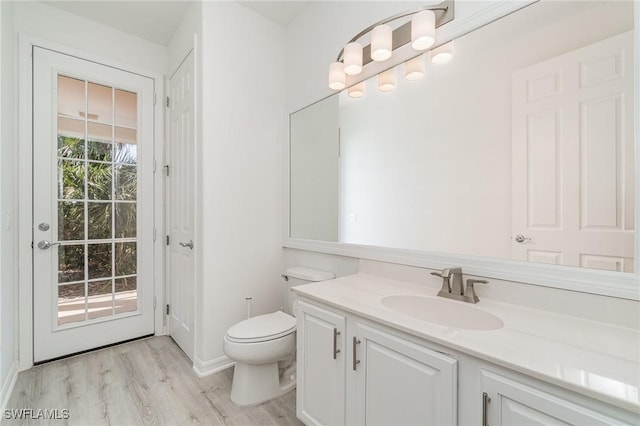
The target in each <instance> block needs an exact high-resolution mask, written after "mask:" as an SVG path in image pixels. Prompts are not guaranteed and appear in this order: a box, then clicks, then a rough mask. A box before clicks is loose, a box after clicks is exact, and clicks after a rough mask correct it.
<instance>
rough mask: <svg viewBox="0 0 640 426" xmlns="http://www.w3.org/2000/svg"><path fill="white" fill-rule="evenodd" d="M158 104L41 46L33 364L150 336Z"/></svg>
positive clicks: (122, 78)
mask: <svg viewBox="0 0 640 426" xmlns="http://www.w3.org/2000/svg"><path fill="white" fill-rule="evenodd" d="M153 97H154V83H153V80H152V79H150V78H147V77H143V76H140V75H137V74H133V73H129V72H126V71H122V70H120V69H116V68H112V67H109V66H106V65H101V64H98V63H95V62H90V61H85V60H82V59H79V58H77V57H72V56H68V55H64V54H61V53H57V52H54V51H51V50H47V49H43V48H39V47H34V48H33V146H34V149H33V152H34V154H33V156H34V158H33V182H34V188H33V234H34V248H33V264H34V275H33V276H34V283H33V288H34V292H33V294H34V296H33V307H34V319H33V322H34V361H35V362H39V361H43V360H48V359H52V358H56V357H60V356H64V355H68V354H72V353H75V352H79V351H83V350H87V349H92V348H96V347H100V346H103V345H107V344H111V343H116V342H120V341H124V340H127V339H131V338H135V337H140V336H144V335H149V334H153V333H154V316H153V309H154V306H153V305H154V303H153V300H154V294H153V220H152V218H153Z"/></svg>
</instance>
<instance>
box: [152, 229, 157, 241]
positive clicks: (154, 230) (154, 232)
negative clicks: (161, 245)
mask: <svg viewBox="0 0 640 426" xmlns="http://www.w3.org/2000/svg"><path fill="white" fill-rule="evenodd" d="M155 240H156V228H153V241H154V242H155Z"/></svg>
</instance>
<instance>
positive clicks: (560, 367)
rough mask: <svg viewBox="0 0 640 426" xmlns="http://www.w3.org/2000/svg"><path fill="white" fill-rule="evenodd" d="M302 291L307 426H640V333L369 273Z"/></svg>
mask: <svg viewBox="0 0 640 426" xmlns="http://www.w3.org/2000/svg"><path fill="white" fill-rule="evenodd" d="M294 291H295V292H296V293H297V295H298V298H299V308H298V315H297V321H298V325H297V339H298V342H297V350H298V355H297V358H298V382H297V410H298V411H297V415H298V417H299V418H300V419H301V420H302V421H303V422H305V423H306V424H308V425H322V424H325V425H340V424H349V425H355V424H394V425H408V424H412V425H416V424H423V425H455V424H460V425H472V424H473V425H477V424H483V425H487V424H489V425H492V426H496V425H521V424H560V423H562V424H565V423H566V424H575V425H585V424H589V425H618V424H620V425H624V424H629V425H637V424H639V423H640V403H639V394H638V388H639V385H640V365H639V359H638V348H639V347H640V346H639V343H640V333H639V332H638V330H634V329H630V328H624V327H619V326H614V325H611V324H606V323H601V322H596V321H591V320H585V319H581V318H576V317H570V316H566V315H561V314H555V313H550V312H546V311H541V310H535V309H530V308H525V307H521V306H517V305H511V304H506V303H501V302H496V301H492V300H488V299H485V300H481V301H480V302H479V303H478V304H477V305H472V304H468V303H464V302H459V301H450V300H446V299H444V298H438V297H436V293H437V290H436V289H433V288H430V287H427V286H422V285H417V284H413V283H408V282H402V281H395V280H390V279H386V278H381V277H378V276H373V275H366V274H356V275H351V276H346V277H341V278H338V279H336V280H332V281H327V282H322V283H314V284H309V285H305V286H300V287H296V288H295V289H294ZM421 303H424V307H425V310H424V312H436V313H437V312H438V311H439V312H441V313H442V315H440V316H438V317H429V316H428V315H432V314H425V315H427V316H424V315H422V313H421V312H422V311H421V310H420V307H421V306H420V304H421ZM449 322H452V323H454V326H451V325H450V324H448V323H449ZM563 422H564V423H563Z"/></svg>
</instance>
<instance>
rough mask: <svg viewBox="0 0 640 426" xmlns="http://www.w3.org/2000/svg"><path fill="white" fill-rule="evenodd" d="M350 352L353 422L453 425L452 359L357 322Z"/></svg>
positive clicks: (454, 364) (454, 366) (454, 368)
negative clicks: (354, 387)
mask: <svg viewBox="0 0 640 426" xmlns="http://www.w3.org/2000/svg"><path fill="white" fill-rule="evenodd" d="M353 351H354V352H355V353H354V354H353V364H352V365H351V369H353V370H355V374H356V383H357V389H356V401H357V402H356V404H357V405H356V416H357V420H356V423H357V424H361V425H370V426H373V425H380V426H383V425H395V426H401V425H433V426H437V425H455V424H456V419H457V395H458V392H457V361H456V360H455V359H454V358H451V357H449V356H446V355H444V354H441V353H438V352H435V351H432V350H429V349H427V348H424V347H422V346H419V345H416V344H414V343H411V342H409V341H407V340H404V339H402V338H399V337H397V336H394V335H392V334H389V333H386V332H384V331H381V330H377V329H375V328H373V327H370V326H367V325H364V324H362V323H357V325H356V340H355V341H354V344H353Z"/></svg>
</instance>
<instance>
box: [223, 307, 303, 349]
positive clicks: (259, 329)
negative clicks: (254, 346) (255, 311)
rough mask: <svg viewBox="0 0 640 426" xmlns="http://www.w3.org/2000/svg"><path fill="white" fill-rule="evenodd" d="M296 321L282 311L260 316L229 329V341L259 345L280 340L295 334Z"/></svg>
mask: <svg viewBox="0 0 640 426" xmlns="http://www.w3.org/2000/svg"><path fill="white" fill-rule="evenodd" d="M295 330H296V319H295V318H294V317H292V316H291V315H288V314H286V313H284V312H282V311H276V312H273V313H271V314H265V315H258V316H255V317H253V318H249V319H246V320H244V321H241V322H239V323H237V324H235V325H233V326H231V327H230V328H229V330H228V331H227V336H226V338H227V340H229V341H230V342H235V343H257V342H265V341H268V340H274V339H278V338H280V337H283V336H286V335H288V334H291V333H293V332H295Z"/></svg>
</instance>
